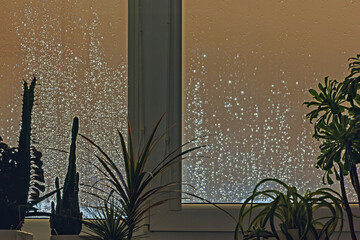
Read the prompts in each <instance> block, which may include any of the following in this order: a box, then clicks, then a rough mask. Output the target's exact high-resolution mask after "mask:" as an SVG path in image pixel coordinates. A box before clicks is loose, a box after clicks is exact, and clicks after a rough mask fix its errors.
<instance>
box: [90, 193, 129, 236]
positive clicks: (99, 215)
mask: <svg viewBox="0 0 360 240" xmlns="http://www.w3.org/2000/svg"><path fill="white" fill-rule="evenodd" d="M88 210H89V211H88V212H89V213H90V216H91V220H88V221H83V223H84V225H85V226H87V227H88V229H89V231H86V233H87V234H89V235H90V236H91V239H94V240H104V239H107V240H115V239H118V240H121V239H126V237H127V235H128V228H127V226H126V221H125V219H124V212H123V209H121V208H118V207H117V206H116V204H115V202H114V201H110V202H109V201H106V200H104V201H103V204H102V205H101V206H100V207H94V208H89V209H88Z"/></svg>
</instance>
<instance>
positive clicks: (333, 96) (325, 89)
mask: <svg viewBox="0 0 360 240" xmlns="http://www.w3.org/2000/svg"><path fill="white" fill-rule="evenodd" d="M359 58H360V55H357V57H356V58H350V59H349V60H350V64H349V69H350V74H349V75H348V76H347V77H346V78H345V80H344V81H343V82H340V83H338V82H337V81H336V80H330V81H329V80H328V78H325V86H323V85H322V84H319V90H320V91H319V92H317V91H316V90H314V89H310V90H309V92H310V94H311V95H312V97H313V101H311V102H305V103H304V104H305V105H306V106H307V107H315V109H313V110H312V111H310V112H309V113H308V114H307V117H308V118H309V119H310V123H312V120H313V119H316V122H315V124H314V128H315V133H314V135H313V136H314V138H316V139H317V140H319V141H321V145H320V149H321V154H320V156H318V158H317V163H316V167H317V168H320V169H323V170H324V172H325V173H324V176H323V182H324V183H328V184H333V183H334V180H333V176H334V174H335V178H336V180H337V181H339V182H340V188H341V194H342V197H343V201H344V207H345V209H346V213H347V215H348V220H349V226H350V232H351V237H352V239H353V240H354V239H356V235H355V229H354V223H353V216H352V211H351V208H350V205H349V201H348V199H347V193H346V188H345V176H347V175H350V180H351V183H352V186H353V188H354V190H355V192H356V194H357V197H358V201H359V207H360V181H359V176H358V170H357V166H356V165H357V164H358V163H359V162H360V127H359V126H360V124H359V121H360V107H359V106H360V95H359V94H358V90H359V88H360V85H359V83H360V74H359V73H360V60H359ZM349 173H350V174H349Z"/></svg>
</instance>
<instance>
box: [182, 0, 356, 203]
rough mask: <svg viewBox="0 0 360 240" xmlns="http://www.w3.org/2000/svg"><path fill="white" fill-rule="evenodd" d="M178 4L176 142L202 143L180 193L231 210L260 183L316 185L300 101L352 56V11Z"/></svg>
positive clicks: (352, 5) (331, 6)
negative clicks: (179, 116) (179, 129)
mask: <svg viewBox="0 0 360 240" xmlns="http://www.w3.org/2000/svg"><path fill="white" fill-rule="evenodd" d="M183 5H184V6H183V7H184V11H183V12H184V13H183V14H184V15H183V28H184V43H183V46H184V47H183V51H184V52H183V61H184V65H183V66H184V69H183V72H184V74H183V116H184V117H183V130H184V141H187V140H189V139H193V138H197V139H199V141H201V142H202V143H206V144H209V147H208V148H203V149H202V150H200V151H197V153H196V154H193V157H192V158H190V159H189V160H186V161H184V163H183V181H184V182H185V183H186V184H189V185H191V186H192V187H188V186H187V185H185V187H184V189H185V190H186V191H189V192H192V193H195V194H198V195H200V196H201V197H204V198H206V199H208V200H210V201H212V202H223V203H232V202H235V203H236V202H241V201H243V200H244V199H245V198H246V197H247V196H249V193H250V192H251V191H252V189H253V187H254V186H255V184H256V183H257V182H258V181H259V180H261V179H263V178H268V177H275V178H279V179H281V180H283V181H285V182H286V183H288V184H290V185H295V186H296V187H297V188H298V189H299V190H300V191H301V192H302V193H304V192H305V191H306V190H307V189H312V190H314V189H316V188H318V187H322V186H323V185H322V173H323V172H322V171H320V170H317V169H315V168H314V165H315V163H316V157H317V156H318V154H319V149H318V146H319V143H317V142H316V141H315V140H313V139H312V134H313V127H312V126H311V125H310V124H309V122H308V120H307V119H306V118H305V114H306V113H307V112H308V109H307V108H306V107H305V106H304V105H303V102H304V101H308V100H310V99H311V97H310V95H309V93H308V92H307V90H308V89H309V88H314V87H316V86H317V84H318V82H323V79H324V77H326V76H330V78H332V79H343V78H344V76H346V75H347V64H348V63H347V59H348V58H349V57H353V56H356V54H358V53H359V50H360V49H359V39H360V33H359V31H357V30H356V29H357V28H358V27H359V23H358V22H357V21H356V16H357V15H358V9H360V3H359V2H355V1H354V2H353V1H337V0H330V1H326V2H324V1H287V0H284V1H279V0H270V1H269V0H263V1H251V0H224V1H218V0H206V1H204V0H184V1H183ZM200 156H205V157H200ZM348 182H349V181H348ZM334 187H335V189H338V186H334ZM184 197H187V196H186V195H185V196H184ZM351 199H352V200H355V197H354V195H353V196H352V197H351ZM183 202H200V201H199V200H197V199H194V198H187V199H185V200H184V201H183Z"/></svg>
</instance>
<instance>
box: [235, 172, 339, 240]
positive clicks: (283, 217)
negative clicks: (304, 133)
mask: <svg viewBox="0 0 360 240" xmlns="http://www.w3.org/2000/svg"><path fill="white" fill-rule="evenodd" d="M267 183H275V184H276V185H277V186H276V187H274V188H272V189H264V186H263V185H264V184H267ZM281 188H283V189H284V191H281V190H279V189H281ZM263 189H264V190H263ZM264 199H265V200H264ZM258 201H262V202H259V203H257V202H258ZM320 209H325V211H326V212H327V213H328V214H329V215H328V216H325V217H324V216H323V217H316V212H317V211H318V210H320ZM254 211H256V213H257V214H256V215H255V216H253V214H254ZM246 220H248V229H247V232H245V230H244V224H245V221H246ZM342 220H343V213H342V199H341V196H340V195H339V194H338V193H337V192H335V191H334V190H332V189H330V188H320V189H318V190H316V191H314V192H310V191H307V192H306V193H305V194H304V195H301V194H299V193H298V191H297V189H296V188H295V187H292V186H288V185H287V184H286V183H284V182H282V181H280V180H278V179H273V178H267V179H263V180H262V181H260V182H259V183H258V184H257V185H256V186H255V188H254V190H253V193H252V195H251V196H249V197H248V198H247V199H246V200H245V202H244V203H243V205H242V207H241V209H240V213H239V221H238V225H237V226H236V230H235V239H236V240H237V239H238V232H239V230H240V231H241V232H242V234H243V235H244V236H245V237H246V236H248V235H249V233H251V234H252V236H254V233H256V232H259V231H257V230H258V229H260V230H261V231H260V233H262V234H263V235H264V234H265V235H266V236H267V237H269V233H271V234H272V236H273V237H275V238H276V239H279V238H280V236H279V234H278V231H277V229H276V227H275V223H276V222H279V223H280V224H279V227H280V230H281V233H282V234H283V235H285V237H286V239H289V240H292V239H309V237H312V238H314V239H320V237H322V236H324V237H327V238H328V237H330V236H331V235H332V233H333V232H334V230H335V229H336V227H337V225H338V223H339V221H340V232H341V231H342V227H343V222H342ZM268 226H270V230H271V231H266V227H268ZM319 228H320V231H317V229H319ZM291 229H297V230H298V236H297V237H296V238H293V236H292V235H291V233H290V231H291ZM255 230H256V231H255ZM339 236H340V233H339ZM247 239H254V238H247Z"/></svg>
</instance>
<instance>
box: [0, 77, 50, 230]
mask: <svg viewBox="0 0 360 240" xmlns="http://www.w3.org/2000/svg"><path fill="white" fill-rule="evenodd" d="M35 85H36V78H35V76H34V77H33V79H32V82H31V84H30V86H28V84H27V82H26V81H24V84H23V99H22V114H21V128H20V136H19V145H18V147H17V148H16V147H9V146H8V145H7V144H6V143H4V142H2V138H1V137H0V229H21V227H22V224H23V222H24V218H25V214H26V212H28V211H29V209H30V207H31V204H32V203H34V201H35V200H36V199H38V198H39V194H40V192H43V191H44V190H45V186H44V175H43V170H42V161H41V152H39V151H37V150H36V149H35V148H34V147H31V116H32V109H33V105H34V91H35ZM29 193H30V197H29Z"/></svg>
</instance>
